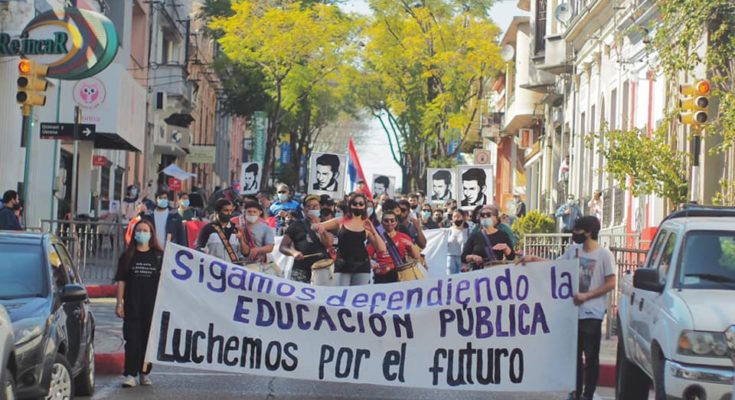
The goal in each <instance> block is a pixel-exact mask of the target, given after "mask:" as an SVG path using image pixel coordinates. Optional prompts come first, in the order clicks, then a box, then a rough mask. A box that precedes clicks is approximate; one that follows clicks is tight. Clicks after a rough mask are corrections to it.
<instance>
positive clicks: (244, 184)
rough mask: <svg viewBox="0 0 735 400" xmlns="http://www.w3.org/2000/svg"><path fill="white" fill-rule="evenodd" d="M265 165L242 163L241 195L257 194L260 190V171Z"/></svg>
mask: <svg viewBox="0 0 735 400" xmlns="http://www.w3.org/2000/svg"><path fill="white" fill-rule="evenodd" d="M262 166H263V163H261V162H246V163H242V169H241V170H240V194H257V193H258V190H259V189H260V187H259V184H260V171H261V170H262Z"/></svg>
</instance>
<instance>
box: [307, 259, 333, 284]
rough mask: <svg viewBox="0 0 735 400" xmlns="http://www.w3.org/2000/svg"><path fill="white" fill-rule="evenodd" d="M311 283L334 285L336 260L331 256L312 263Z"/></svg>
mask: <svg viewBox="0 0 735 400" xmlns="http://www.w3.org/2000/svg"><path fill="white" fill-rule="evenodd" d="M311 284H312V285H316V286H334V284H335V280H334V261H333V260H332V259H331V258H325V259H322V260H317V261H314V264H311Z"/></svg>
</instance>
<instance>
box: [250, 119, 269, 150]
mask: <svg viewBox="0 0 735 400" xmlns="http://www.w3.org/2000/svg"><path fill="white" fill-rule="evenodd" d="M253 120H254V129H253V133H254V135H253V136H255V149H254V151H253V161H265V139H266V132H267V129H268V117H267V116H266V113H265V111H256V112H255V113H254V114H253Z"/></svg>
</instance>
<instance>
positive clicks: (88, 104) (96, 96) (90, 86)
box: [73, 78, 107, 110]
mask: <svg viewBox="0 0 735 400" xmlns="http://www.w3.org/2000/svg"><path fill="white" fill-rule="evenodd" d="M73 94H74V103H76V104H77V105H79V106H80V107H82V108H86V109H88V110H91V109H95V108H97V107H98V106H99V105H100V104H102V103H103V102H104V101H105V97H107V89H106V88H105V84H104V83H102V81H101V80H99V79H97V78H88V79H84V80H81V81H79V82H77V83H76V85H74V90H73Z"/></svg>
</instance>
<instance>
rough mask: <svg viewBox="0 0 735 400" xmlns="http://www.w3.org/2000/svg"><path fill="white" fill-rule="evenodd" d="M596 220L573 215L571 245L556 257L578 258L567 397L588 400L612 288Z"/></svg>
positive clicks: (610, 261) (609, 259)
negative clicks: (572, 379) (573, 364)
mask: <svg viewBox="0 0 735 400" xmlns="http://www.w3.org/2000/svg"><path fill="white" fill-rule="evenodd" d="M599 233H600V220H599V219H597V218H596V217H595V216H592V215H587V216H583V217H581V218H579V219H577V220H576V221H575V223H574V227H573V229H572V241H573V242H574V244H573V245H571V246H569V247H568V248H567V251H566V252H565V253H564V254H563V255H562V256H561V257H559V260H574V259H579V291H578V292H577V294H575V295H574V304H575V305H576V306H577V307H578V317H579V324H578V325H577V385H576V390H575V391H574V392H572V393H570V394H569V397H568V398H569V399H575V400H576V399H580V400H591V399H593V398H594V396H595V390H596V389H597V381H598V378H599V376H600V342H601V340H602V319H603V318H604V316H605V311H606V309H607V294H608V293H609V292H611V291H613V290H614V289H615V271H616V269H617V267H616V266H615V258H614V256H613V254H612V252H611V251H610V250H609V249H607V248H605V247H602V246H600V243H599V242H598V241H597V239H598V236H599ZM537 261H546V260H545V259H543V258H540V257H536V256H524V257H521V259H520V260H518V263H520V264H526V263H529V262H537Z"/></svg>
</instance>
